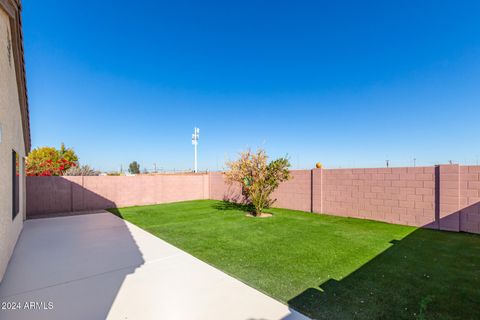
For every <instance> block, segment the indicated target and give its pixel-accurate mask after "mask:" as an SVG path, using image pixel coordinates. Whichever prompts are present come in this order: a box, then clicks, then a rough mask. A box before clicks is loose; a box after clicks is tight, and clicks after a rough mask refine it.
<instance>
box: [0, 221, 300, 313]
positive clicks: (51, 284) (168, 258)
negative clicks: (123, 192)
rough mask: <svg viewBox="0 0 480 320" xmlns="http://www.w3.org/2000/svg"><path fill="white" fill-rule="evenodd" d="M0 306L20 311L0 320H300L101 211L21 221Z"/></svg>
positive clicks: (247, 287)
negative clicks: (22, 226) (19, 234)
mask: <svg viewBox="0 0 480 320" xmlns="http://www.w3.org/2000/svg"><path fill="white" fill-rule="evenodd" d="M0 302H1V303H2V307H3V306H7V307H8V308H12V307H13V306H15V307H17V309H20V310H10V311H6V310H2V309H0V319H49V320H52V319H62V320H63V319H69V320H73V319H81V320H85V319H105V318H108V319H209V320H211V319H307V318H305V317H304V316H302V315H301V314H299V313H297V312H295V311H293V310H291V309H289V308H288V307H287V306H285V305H283V304H281V303H280V302H278V301H276V300H274V299H272V298H270V297H268V296H266V295H264V294H263V293H261V292H259V291H257V290H255V289H253V288H251V287H249V286H247V285H245V284H244V283H242V282H240V281H238V280H236V279H234V278H232V277H230V276H228V275H226V274H225V273H223V272H221V271H219V270H217V269H215V268H213V267H211V266H209V265H207V264H206V263H204V262H202V261H200V260H198V259H196V258H194V257H192V256H191V255H189V254H187V253H185V252H183V251H181V250H180V249H178V248H176V247H174V246H172V245H170V244H168V243H166V242H165V241H163V240H161V239H159V238H157V237H155V236H153V235H151V234H149V233H147V232H145V231H143V230H142V229H140V228H138V227H136V226H135V225H132V224H130V223H128V222H126V221H124V220H122V219H120V218H118V217H116V216H114V215H112V214H110V213H108V212H101V213H97V214H88V215H80V216H72V217H60V218H46V219H38V220H29V221H26V222H25V225H24V229H23V231H22V234H21V236H20V239H19V241H18V243H17V246H16V248H15V251H14V253H13V256H12V259H11V261H10V264H9V266H8V269H7V272H6V274H5V277H4V279H3V281H2V283H1V285H0ZM5 303H7V305H5ZM8 303H10V304H9V305H8Z"/></svg>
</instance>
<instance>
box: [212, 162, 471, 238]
mask: <svg viewBox="0 0 480 320" xmlns="http://www.w3.org/2000/svg"><path fill="white" fill-rule="evenodd" d="M292 176H293V179H292V180H290V181H288V182H285V183H282V184H281V185H280V187H279V188H278V190H276V191H275V193H274V194H273V197H275V198H276V199H277V201H276V203H275V204H274V206H275V207H281V208H288V209H295V210H303V211H311V212H315V213H326V214H331V215H337V216H346V217H356V218H364V219H372V220H378V221H384V222H389V223H396V224H404V225H411V226H418V227H427V228H434V229H441V230H448V231H466V232H472V233H480V166H459V165H440V166H431V167H405V168H363V169H314V170H294V171H292ZM240 193H241V189H240V187H238V186H235V185H234V186H229V185H228V184H226V183H225V181H224V178H223V175H222V174H221V173H211V174H210V196H211V198H212V199H217V200H225V199H227V200H233V201H235V199H236V198H238V197H240ZM227 194H228V196H226V195H227Z"/></svg>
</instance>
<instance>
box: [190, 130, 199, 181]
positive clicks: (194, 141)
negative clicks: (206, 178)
mask: <svg viewBox="0 0 480 320" xmlns="http://www.w3.org/2000/svg"><path fill="white" fill-rule="evenodd" d="M199 137H200V129H199V128H197V127H195V128H193V134H192V144H193V147H194V148H195V167H194V168H195V169H194V170H193V171H194V172H198V167H197V145H198V138H199Z"/></svg>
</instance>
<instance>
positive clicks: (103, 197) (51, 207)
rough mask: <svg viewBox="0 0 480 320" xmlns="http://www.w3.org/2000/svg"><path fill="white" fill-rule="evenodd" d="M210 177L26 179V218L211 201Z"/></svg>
mask: <svg viewBox="0 0 480 320" xmlns="http://www.w3.org/2000/svg"><path fill="white" fill-rule="evenodd" d="M208 179H209V177H208V175H207V174H199V175H157V176H131V177H128V176H120V177H115V176H111V177H109V176H98V177H27V216H28V217H29V218H32V217H35V216H38V215H45V214H52V213H64V212H74V211H84V210H94V209H106V208H113V207H127V206H136V205H149V204H158V203H166V202H176V201H186V200H197V199H208V195H209V189H208V188H209V183H208Z"/></svg>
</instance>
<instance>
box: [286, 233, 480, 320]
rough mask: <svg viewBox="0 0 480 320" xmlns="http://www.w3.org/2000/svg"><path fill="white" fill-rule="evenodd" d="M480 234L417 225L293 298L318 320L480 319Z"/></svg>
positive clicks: (298, 307)
mask: <svg viewBox="0 0 480 320" xmlns="http://www.w3.org/2000/svg"><path fill="white" fill-rule="evenodd" d="M479 288H480V236H478V235H473V234H462V233H450V232H442V231H435V230H426V229H417V230H416V231H414V232H413V233H411V234H410V235H408V236H407V237H405V238H404V239H402V240H401V241H392V247H390V248H389V249H387V250H386V251H384V252H383V253H381V254H380V255H378V256H376V257H375V258H374V259H372V260H370V261H369V262H368V263H366V264H365V265H363V266H362V267H361V268H359V269H357V270H356V271H354V272H353V273H351V274H349V275H348V276H347V277H345V278H343V279H338V280H335V279H330V280H328V281H326V282H324V283H322V284H320V285H319V287H318V288H309V289H307V290H305V291H304V292H302V293H301V294H299V295H298V296H296V297H295V298H293V299H291V300H290V301H288V304H289V306H290V307H293V308H294V309H296V310H298V311H300V312H302V313H304V314H306V315H308V316H310V317H312V318H315V319H480V308H479V306H478V301H480V290H479Z"/></svg>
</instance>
